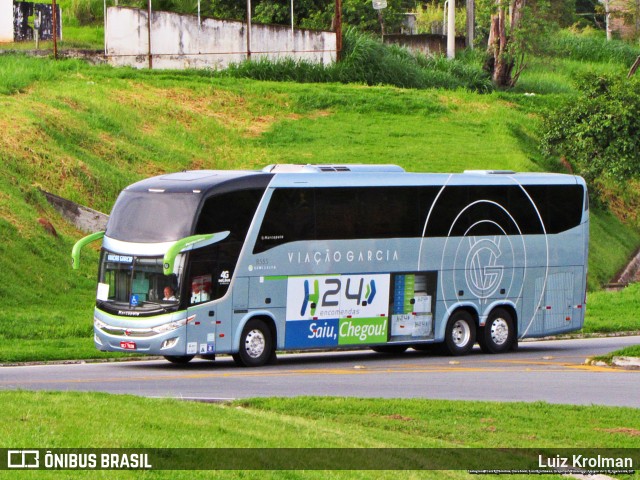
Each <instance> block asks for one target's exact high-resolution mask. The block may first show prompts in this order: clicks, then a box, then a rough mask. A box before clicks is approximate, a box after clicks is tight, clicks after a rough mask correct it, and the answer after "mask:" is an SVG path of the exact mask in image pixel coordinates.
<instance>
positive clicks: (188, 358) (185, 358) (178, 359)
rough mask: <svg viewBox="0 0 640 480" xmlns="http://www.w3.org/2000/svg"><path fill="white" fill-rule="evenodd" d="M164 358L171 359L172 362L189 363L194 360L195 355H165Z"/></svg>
mask: <svg viewBox="0 0 640 480" xmlns="http://www.w3.org/2000/svg"><path fill="white" fill-rule="evenodd" d="M164 358H165V359H167V360H169V361H170V362H171V363H176V364H179V365H184V364H185V363H189V362H190V361H191V360H193V355H179V356H178V355H165V356H164Z"/></svg>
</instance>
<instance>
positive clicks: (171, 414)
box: [0, 391, 640, 479]
mask: <svg viewBox="0 0 640 480" xmlns="http://www.w3.org/2000/svg"><path fill="white" fill-rule="evenodd" d="M0 403H1V404H2V405H4V407H3V419H4V420H3V422H2V423H1V424H0V435H1V437H2V440H1V441H0V446H2V447H3V448H15V447H28V448H82V447H84V448H134V449H138V448H167V447H176V446H180V447H181V448H220V447H236V448H275V447H277V448H286V447H290V448H318V447H321V448H354V447H355V448H385V449H389V448H403V447H404V448H466V447H477V448H482V447H489V446H490V447H492V448H517V447H520V448H545V447H547V448H595V447H597V448H632V447H637V434H638V432H640V411H639V410H638V409H633V408H616V407H600V406H563V405H550V404H547V403H544V402H535V403H503V404H500V403H492V402H454V401H434V400H382V399H347V398H318V397H301V398H295V399H281V398H275V399H274V398H271V399H253V400H242V401H237V402H234V403H225V404H200V403H192V402H181V401H178V400H159V399H148V398H140V397H133V396H121V395H107V394H100V393H73V392H71V393H51V392H7V391H4V392H0ZM109 412H117V415H110V414H109ZM176 419H180V421H176ZM558 425H562V428H558ZM385 454H386V455H394V453H393V452H392V451H387V452H386V453H385ZM29 473H30V472H21V475H20V478H23V477H25V478H36V477H37V478H42V477H44V478H49V477H54V476H55V477H57V476H59V475H60V473H59V472H41V471H40V472H31V474H32V476H29ZM3 474H4V475H3ZM63 475H65V476H69V477H73V478H75V477H83V478H84V477H86V478H88V477H91V478H94V477H95V476H103V477H108V478H112V477H115V478H133V477H134V476H135V477H136V478H137V477H138V476H140V475H141V473H139V472H138V473H137V472H65V474H63ZM372 475H374V473H373V472H356V471H346V472H339V471H333V472H327V471H316V472H312V471H297V472H296V471H290V472H261V471H253V472H251V471H235V472H217V473H216V472H206V471H189V472H179V471H164V472H163V471H156V472H153V471H152V472H145V473H144V474H143V476H144V478H179V479H181V478H211V477H212V476H213V477H215V478H218V477H220V478H265V477H266V478H282V477H283V476H284V477H285V478H296V479H297V478H309V477H311V478H326V477H327V476H329V477H330V478H371V476H372ZM375 476H376V478H377V477H381V478H389V479H392V478H398V476H400V477H401V478H443V477H446V478H452V479H464V478H477V477H476V476H473V475H469V474H467V472H465V471H448V472H438V471H425V472H415V471H414V472H410V471H409V472H390V471H382V472H375ZM0 477H6V478H9V476H8V475H7V472H0ZM483 478H485V477H484V476H483ZM488 478H492V477H491V476H490V477H488ZM495 478H505V477H504V476H499V477H495ZM516 478H521V477H516ZM550 478H560V477H550ZM632 478H638V475H637V474H636V475H635V476H634V477H632Z"/></svg>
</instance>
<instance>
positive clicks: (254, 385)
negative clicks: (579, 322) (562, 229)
mask: <svg viewBox="0 0 640 480" xmlns="http://www.w3.org/2000/svg"><path fill="white" fill-rule="evenodd" d="M639 343H640V336H635V337H616V338H595V339H578V340H550V341H536V342H521V343H520V348H519V349H518V351H517V352H513V353H508V354H503V355H485V354H482V353H481V352H480V350H479V349H477V347H476V349H474V351H473V352H472V354H470V355H468V356H465V357H445V356H440V355H435V354H429V353H422V352H416V351H413V350H408V351H407V352H405V353H404V354H402V355H399V356H386V355H381V354H377V353H374V352H371V351H368V350H363V351H352V352H333V353H306V354H295V355H293V354H291V355H285V354H280V355H279V361H278V364H277V365H272V366H267V367H262V368H255V369H246V368H240V367H236V366H235V364H234V363H233V361H232V360H231V358H230V357H227V356H221V357H219V359H218V360H216V361H215V362H211V361H205V360H194V361H192V362H191V363H190V364H188V365H173V364H170V363H168V362H166V361H164V360H150V361H132V362H109V363H80V364H70V365H60V364H57V365H31V366H13V367H9V366H6V367H0V389H28V390H63V391H67V390H77V391H101V392H110V393H128V394H134V395H142V396H148V397H176V398H184V399H198V400H204V401H216V400H224V399H234V398H244V397H256V396H297V395H321V396H326V395H336V396H352V397H385V398H434V399H435V398H437V399H466V400H495V401H505V402H506V401H538V400H543V401H547V402H550V403H566V404H581V405H590V404H598V405H615V406H630V407H636V408H637V407H640V371H637V370H635V371H633V370H619V369H611V368H608V367H595V366H589V365H585V363H584V362H585V359H586V358H587V357H590V356H592V355H597V354H603V353H607V352H610V351H613V350H616V349H618V348H622V347H625V346H629V345H637V344H639Z"/></svg>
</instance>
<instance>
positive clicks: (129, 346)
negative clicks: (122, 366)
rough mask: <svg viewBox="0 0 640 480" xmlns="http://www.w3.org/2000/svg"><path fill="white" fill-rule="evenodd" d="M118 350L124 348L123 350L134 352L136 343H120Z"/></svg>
mask: <svg viewBox="0 0 640 480" xmlns="http://www.w3.org/2000/svg"><path fill="white" fill-rule="evenodd" d="M120 348H124V349H125V350H135V349H136V342H120Z"/></svg>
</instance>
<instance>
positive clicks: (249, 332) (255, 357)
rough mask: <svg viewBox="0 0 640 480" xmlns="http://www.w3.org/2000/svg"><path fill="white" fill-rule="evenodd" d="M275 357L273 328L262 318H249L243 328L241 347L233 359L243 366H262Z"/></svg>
mask: <svg viewBox="0 0 640 480" xmlns="http://www.w3.org/2000/svg"><path fill="white" fill-rule="evenodd" d="M273 357H274V349H273V338H272V336H271V330H270V329H269V327H268V326H267V325H266V324H265V323H264V322H263V321H262V320H257V319H255V320H249V321H248V322H247V324H246V325H245V326H244V328H243V329H242V335H241V336H240V349H239V350H238V353H237V354H235V355H233V359H234V360H235V361H236V363H237V364H239V365H240V366H243V367H260V366H262V365H264V364H266V363H267V362H269V361H273V360H272V359H273Z"/></svg>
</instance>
